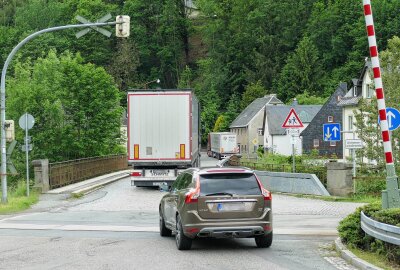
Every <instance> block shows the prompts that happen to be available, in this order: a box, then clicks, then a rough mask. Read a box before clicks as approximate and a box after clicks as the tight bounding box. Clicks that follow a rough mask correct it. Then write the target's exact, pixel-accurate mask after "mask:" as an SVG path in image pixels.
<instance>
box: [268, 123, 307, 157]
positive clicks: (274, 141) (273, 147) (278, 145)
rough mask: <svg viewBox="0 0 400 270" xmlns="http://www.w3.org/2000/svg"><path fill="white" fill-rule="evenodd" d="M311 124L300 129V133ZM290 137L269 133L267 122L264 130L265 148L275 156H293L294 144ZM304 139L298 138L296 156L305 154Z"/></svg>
mask: <svg viewBox="0 0 400 270" xmlns="http://www.w3.org/2000/svg"><path fill="white" fill-rule="evenodd" d="M308 124H309V123H307V124H305V123H303V125H304V128H301V129H300V133H301V132H302V131H303V130H304V129H305V128H306V127H307V126H308ZM290 137H291V136H290V135H287V134H285V135H271V134H270V133H269V129H268V121H265V129H264V148H266V149H268V150H269V151H271V152H273V153H275V154H280V155H285V156H290V155H292V143H291V140H290ZM302 145H303V144H302V138H301V137H296V143H295V152H296V155H302V154H303V148H302Z"/></svg>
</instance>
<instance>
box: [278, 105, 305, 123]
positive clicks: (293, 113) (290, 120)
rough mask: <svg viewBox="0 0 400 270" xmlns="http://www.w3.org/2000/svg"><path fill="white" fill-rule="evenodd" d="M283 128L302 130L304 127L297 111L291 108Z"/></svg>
mask: <svg viewBox="0 0 400 270" xmlns="http://www.w3.org/2000/svg"><path fill="white" fill-rule="evenodd" d="M282 127H283V128H302V127H304V125H303V123H302V122H301V120H300V118H299V116H298V115H297V113H296V111H295V110H294V109H293V108H291V109H290V112H289V114H288V116H287V117H286V120H285V122H283V125H282Z"/></svg>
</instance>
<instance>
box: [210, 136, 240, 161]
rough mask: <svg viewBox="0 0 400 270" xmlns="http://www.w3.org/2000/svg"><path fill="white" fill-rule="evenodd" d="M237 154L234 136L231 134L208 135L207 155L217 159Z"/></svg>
mask: <svg viewBox="0 0 400 270" xmlns="http://www.w3.org/2000/svg"><path fill="white" fill-rule="evenodd" d="M238 153H239V148H238V146H237V143H236V134H235V133H232V132H211V133H210V134H208V146H207V155H208V156H209V157H215V158H217V159H221V158H225V157H228V156H231V155H234V154H238Z"/></svg>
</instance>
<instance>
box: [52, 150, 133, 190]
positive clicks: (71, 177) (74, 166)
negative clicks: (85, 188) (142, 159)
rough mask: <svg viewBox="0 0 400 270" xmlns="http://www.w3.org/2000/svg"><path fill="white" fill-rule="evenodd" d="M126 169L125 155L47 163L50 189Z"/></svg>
mask: <svg viewBox="0 0 400 270" xmlns="http://www.w3.org/2000/svg"><path fill="white" fill-rule="evenodd" d="M127 168H128V162H127V156H126V155H110V156H102V157H90V158H82V159H75V160H68V161H62V162H54V163H49V186H50V189H54V188H58V187H62V186H66V185H69V184H73V183H77V182H80V181H83V180H86V179H89V178H92V177H96V176H100V175H103V174H106V173H110V172H114V171H119V170H124V169H127Z"/></svg>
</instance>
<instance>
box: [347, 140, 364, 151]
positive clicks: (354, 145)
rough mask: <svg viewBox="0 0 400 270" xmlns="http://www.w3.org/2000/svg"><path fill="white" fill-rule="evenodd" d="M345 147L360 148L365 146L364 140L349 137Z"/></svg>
mask: <svg viewBox="0 0 400 270" xmlns="http://www.w3.org/2000/svg"><path fill="white" fill-rule="evenodd" d="M344 146H345V148H346V149H360V148H363V147H364V145H363V141H362V140H359V139H349V140H345V145H344Z"/></svg>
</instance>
